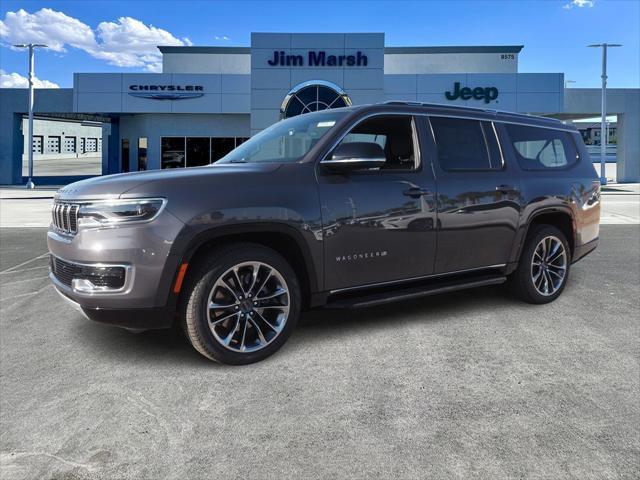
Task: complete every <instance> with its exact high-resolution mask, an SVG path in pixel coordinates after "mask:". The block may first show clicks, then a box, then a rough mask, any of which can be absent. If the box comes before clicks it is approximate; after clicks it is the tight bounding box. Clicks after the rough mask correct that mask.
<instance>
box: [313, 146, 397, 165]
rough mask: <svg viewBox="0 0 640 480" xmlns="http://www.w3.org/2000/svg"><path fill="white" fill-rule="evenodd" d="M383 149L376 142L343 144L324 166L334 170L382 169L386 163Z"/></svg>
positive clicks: (326, 160) (323, 162)
mask: <svg viewBox="0 0 640 480" xmlns="http://www.w3.org/2000/svg"><path fill="white" fill-rule="evenodd" d="M386 161H387V160H386V156H385V154H384V150H383V149H382V147H381V146H380V145H379V144H377V143H375V142H349V143H341V144H340V145H338V146H337V147H336V149H335V150H334V151H333V154H332V155H331V157H329V158H327V159H325V160H323V161H322V165H323V166H325V167H327V168H330V169H332V170H358V169H367V168H380V167H382V166H384V164H385V163H386Z"/></svg>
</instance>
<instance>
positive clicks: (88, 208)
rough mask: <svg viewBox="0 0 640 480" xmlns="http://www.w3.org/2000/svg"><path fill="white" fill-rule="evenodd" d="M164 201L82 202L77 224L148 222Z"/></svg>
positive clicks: (87, 225) (97, 225)
mask: <svg viewBox="0 0 640 480" xmlns="http://www.w3.org/2000/svg"><path fill="white" fill-rule="evenodd" d="M165 203H166V200H164V199H162V198H141V199H131V200H109V201H105V202H90V203H82V204H80V208H79V210H78V226H80V227H102V226H112V225H120V224H123V223H133V222H148V221H151V220H153V219H154V218H156V217H157V216H158V215H159V214H160V211H161V210H162V207H164V204H165Z"/></svg>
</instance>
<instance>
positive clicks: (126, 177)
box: [55, 163, 280, 200]
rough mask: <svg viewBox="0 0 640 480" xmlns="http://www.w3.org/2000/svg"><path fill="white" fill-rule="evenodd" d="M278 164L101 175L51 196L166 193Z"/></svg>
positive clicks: (267, 170) (79, 197)
mask: <svg viewBox="0 0 640 480" xmlns="http://www.w3.org/2000/svg"><path fill="white" fill-rule="evenodd" d="M279 167H280V164H279V163H243V164H224V165H211V166H206V167H194V168H176V169H166V170H149V171H146V172H133V173H120V174H116V175H104V176H101V177H93V178H89V179H87V180H81V181H79V182H75V183H71V184H69V185H67V186H65V187H62V188H61V189H60V190H58V192H57V193H56V197H55V198H56V199H59V200H95V199H116V198H132V197H138V196H141V194H142V195H144V194H145V193H146V192H148V193H152V194H153V195H158V196H164V195H165V192H166V194H169V193H170V192H171V191H172V190H174V189H176V188H177V189H180V188H189V186H190V185H191V186H193V187H197V186H202V185H211V184H212V182H216V181H223V182H227V181H232V178H231V177H239V178H241V177H243V176H246V175H255V174H259V173H270V172H273V171H275V170H277V169H278V168H279ZM233 180H235V178H234V179H233Z"/></svg>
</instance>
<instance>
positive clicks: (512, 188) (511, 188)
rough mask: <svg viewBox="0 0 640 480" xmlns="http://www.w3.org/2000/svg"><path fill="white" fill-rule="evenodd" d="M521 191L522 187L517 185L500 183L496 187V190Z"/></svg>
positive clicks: (504, 191) (505, 191) (506, 191)
mask: <svg viewBox="0 0 640 480" xmlns="http://www.w3.org/2000/svg"><path fill="white" fill-rule="evenodd" d="M519 191H520V189H519V188H518V187H516V186H515V185H498V186H497V187H496V192H503V193H511V192H519Z"/></svg>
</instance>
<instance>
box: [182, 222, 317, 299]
mask: <svg viewBox="0 0 640 480" xmlns="http://www.w3.org/2000/svg"><path fill="white" fill-rule="evenodd" d="M236 242H249V243H254V244H257V245H263V246H265V247H268V248H271V249H272V250H275V251H276V252H278V253H279V254H280V255H282V256H283V257H284V258H285V259H286V260H287V261H288V262H289V263H290V264H291V267H292V268H293V270H294V271H295V273H296V275H297V277H298V281H299V282H300V288H301V290H302V292H301V293H302V304H303V307H304V308H306V307H308V306H309V304H310V301H311V297H312V295H313V294H314V293H315V292H318V285H319V282H320V279H319V278H318V272H317V269H316V266H315V263H314V259H313V254H312V252H311V250H310V248H309V245H308V244H307V241H306V240H305V239H304V237H303V235H302V234H301V233H300V232H299V231H297V230H296V229H295V228H293V227H291V226H289V225H286V224H278V223H250V224H241V225H229V226H224V227H213V228H211V229H208V230H205V231H202V232H199V233H198V234H196V235H195V236H194V237H193V238H192V239H191V240H190V242H189V244H188V245H187V247H186V249H185V251H184V253H183V254H182V259H181V261H180V263H179V265H182V264H185V263H187V264H189V267H188V268H187V270H186V272H187V273H186V274H187V275H189V272H190V271H191V270H192V269H191V264H193V263H196V262H197V261H198V257H200V256H202V255H206V254H207V253H208V252H210V251H211V250H212V249H214V248H217V247H221V246H223V245H228V244H231V243H236Z"/></svg>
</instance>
